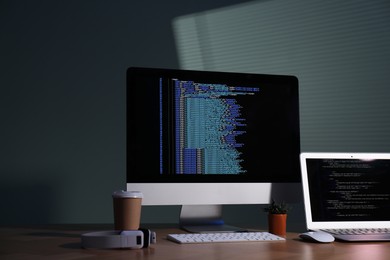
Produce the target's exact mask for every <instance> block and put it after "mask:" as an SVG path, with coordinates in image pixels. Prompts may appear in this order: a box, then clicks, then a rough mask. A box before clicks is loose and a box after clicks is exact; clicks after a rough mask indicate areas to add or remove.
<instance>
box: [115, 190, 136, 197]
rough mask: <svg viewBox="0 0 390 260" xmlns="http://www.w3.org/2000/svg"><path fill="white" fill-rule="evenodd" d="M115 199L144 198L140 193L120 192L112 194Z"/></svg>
mask: <svg viewBox="0 0 390 260" xmlns="http://www.w3.org/2000/svg"><path fill="white" fill-rule="evenodd" d="M112 197H113V198H143V194H142V192H140V191H125V190H118V191H114V192H113V193H112Z"/></svg>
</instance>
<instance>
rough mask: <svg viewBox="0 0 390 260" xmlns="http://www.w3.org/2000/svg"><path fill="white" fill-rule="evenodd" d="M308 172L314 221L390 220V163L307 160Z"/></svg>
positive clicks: (386, 161)
mask: <svg viewBox="0 0 390 260" xmlns="http://www.w3.org/2000/svg"><path fill="white" fill-rule="evenodd" d="M307 171H308V181H309V192H310V198H311V201H310V204H311V208H312V218H313V220H314V221H388V220H390V189H389V183H390V160H385V159H377V160H360V159H307ZM319 202H320V203H319Z"/></svg>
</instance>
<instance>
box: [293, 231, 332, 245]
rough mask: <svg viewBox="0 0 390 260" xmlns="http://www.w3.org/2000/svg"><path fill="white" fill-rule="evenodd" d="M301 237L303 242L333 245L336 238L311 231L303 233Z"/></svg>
mask: <svg viewBox="0 0 390 260" xmlns="http://www.w3.org/2000/svg"><path fill="white" fill-rule="evenodd" d="M299 237H300V238H302V239H303V240H307V241H311V242H319V243H331V242H333V241H334V237H333V236H332V235H331V234H328V233H325V232H321V231H309V232H305V233H301V234H300V235H299Z"/></svg>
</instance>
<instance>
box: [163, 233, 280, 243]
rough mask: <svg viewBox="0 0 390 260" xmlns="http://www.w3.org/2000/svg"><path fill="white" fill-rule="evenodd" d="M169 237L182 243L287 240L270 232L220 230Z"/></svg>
mask: <svg viewBox="0 0 390 260" xmlns="http://www.w3.org/2000/svg"><path fill="white" fill-rule="evenodd" d="M167 239H169V240H171V241H174V242H176V243H180V244H192V243H220V242H251V241H284V240H285V239H284V238H283V237H279V236H276V235H274V234H271V233H268V232H220V233H186V234H168V236H167Z"/></svg>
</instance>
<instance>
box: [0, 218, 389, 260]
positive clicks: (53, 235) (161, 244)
mask: <svg viewBox="0 0 390 260" xmlns="http://www.w3.org/2000/svg"><path fill="white" fill-rule="evenodd" d="M109 229H110V226H92V225H87V226H75V225H73V226H69V225H63V226H51V227H39V228H38V227H36V228H17V227H15V228H9V227H2V228H0V259H11V260H13V259H65V260H66V259H84V258H85V259H157V260H164V259H187V260H191V259H194V260H209V259H223V260H229V259H234V260H248V259H289V260H293V259H299V260H308V259H316V260H318V259H327V260H328V259H348V260H349V259H353V260H360V259H361V260H381V259H390V243H387V242H370V243H342V242H334V243H331V244H317V243H308V242H303V241H301V240H300V239H299V238H298V234H297V233H288V234H287V241H283V242H247V243H214V244H190V245H188V244H187V245H180V244H176V243H174V242H171V241H168V240H167V239H166V235H167V234H168V233H178V232H182V231H180V230H178V229H176V228H165V227H161V228H154V229H152V230H154V231H156V232H157V244H154V245H152V246H150V247H149V248H146V249H139V250H125V249H120V250H116V249H115V250H114V249H110V250H102V249H82V248H81V247H80V235H81V234H83V233H86V232H91V231H100V230H109Z"/></svg>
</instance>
